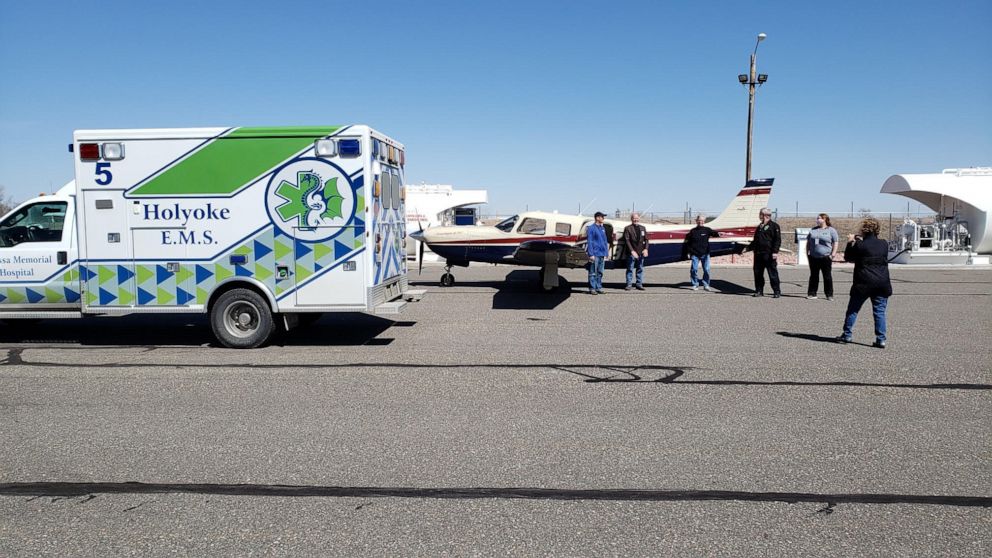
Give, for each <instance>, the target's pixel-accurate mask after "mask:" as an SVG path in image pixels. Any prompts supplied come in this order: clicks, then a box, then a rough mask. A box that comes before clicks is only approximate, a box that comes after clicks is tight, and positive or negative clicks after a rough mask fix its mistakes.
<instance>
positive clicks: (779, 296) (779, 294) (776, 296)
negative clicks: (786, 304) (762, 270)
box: [772, 293, 782, 298]
mask: <svg viewBox="0 0 992 558" xmlns="http://www.w3.org/2000/svg"><path fill="white" fill-rule="evenodd" d="M772 298H782V293H775V294H773V295H772Z"/></svg>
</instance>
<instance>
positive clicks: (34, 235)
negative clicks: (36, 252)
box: [0, 202, 67, 247]
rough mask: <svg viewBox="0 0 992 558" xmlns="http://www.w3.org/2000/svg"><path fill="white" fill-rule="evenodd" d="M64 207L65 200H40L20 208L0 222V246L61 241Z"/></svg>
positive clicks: (65, 205)
mask: <svg viewBox="0 0 992 558" xmlns="http://www.w3.org/2000/svg"><path fill="white" fill-rule="evenodd" d="M66 207H67V204H66V203H65V202H42V203H36V204H34V205H29V206H27V207H24V208H21V209H20V210H18V211H17V212H16V213H14V214H13V215H11V216H10V217H8V218H6V219H4V221H3V222H2V223H0V247H8V246H16V245H18V244H21V243H22V242H59V241H61V240H62V227H63V226H64V225H65V211H66Z"/></svg>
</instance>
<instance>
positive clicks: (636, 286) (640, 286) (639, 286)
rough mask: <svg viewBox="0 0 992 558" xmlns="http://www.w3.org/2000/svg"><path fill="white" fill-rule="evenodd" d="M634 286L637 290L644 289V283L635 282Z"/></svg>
mask: <svg viewBox="0 0 992 558" xmlns="http://www.w3.org/2000/svg"><path fill="white" fill-rule="evenodd" d="M634 288H635V289H637V290H639V291H643V290H644V285H641V284H637V285H635V286H634Z"/></svg>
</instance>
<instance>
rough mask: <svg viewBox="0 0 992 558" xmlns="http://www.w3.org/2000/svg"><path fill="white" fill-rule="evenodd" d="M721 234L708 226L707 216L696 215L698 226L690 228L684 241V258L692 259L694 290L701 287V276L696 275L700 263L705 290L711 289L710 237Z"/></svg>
mask: <svg viewBox="0 0 992 558" xmlns="http://www.w3.org/2000/svg"><path fill="white" fill-rule="evenodd" d="M719 236H720V235H719V234H718V233H717V232H716V231H714V230H713V229H711V228H709V227H707V226H706V216H705V215H696V226H695V227H693V228H691V229H689V232H687V233H686V234H685V240H684V241H682V259H683V260H687V259H691V260H692V265H691V266H690V267H689V282H690V283H692V290H694V291H695V290H697V289H699V278H698V276H697V275H696V273H697V271H698V270H699V267H700V265H702V267H703V290H704V291H711V290H712V289H711V288H710V239H711V238H717V237H719Z"/></svg>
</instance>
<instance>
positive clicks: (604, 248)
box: [586, 211, 610, 294]
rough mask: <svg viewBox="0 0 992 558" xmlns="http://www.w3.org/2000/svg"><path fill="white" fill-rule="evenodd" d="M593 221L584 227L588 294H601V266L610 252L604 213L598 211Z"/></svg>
mask: <svg viewBox="0 0 992 558" xmlns="http://www.w3.org/2000/svg"><path fill="white" fill-rule="evenodd" d="M593 218H594V219H596V222H595V223H591V224H590V225H589V226H588V227H586V254H588V255H589V294H603V266H604V265H605V264H606V256H607V255H608V254H609V253H610V244H609V241H608V240H607V239H606V228H605V227H603V220H604V219H606V214H605V213H601V212H599V211H597V212H596V214H595V215H594V216H593Z"/></svg>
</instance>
